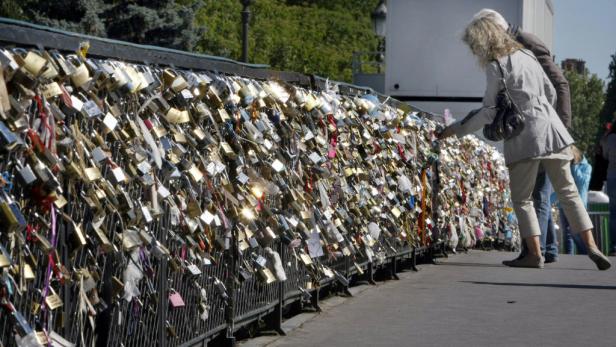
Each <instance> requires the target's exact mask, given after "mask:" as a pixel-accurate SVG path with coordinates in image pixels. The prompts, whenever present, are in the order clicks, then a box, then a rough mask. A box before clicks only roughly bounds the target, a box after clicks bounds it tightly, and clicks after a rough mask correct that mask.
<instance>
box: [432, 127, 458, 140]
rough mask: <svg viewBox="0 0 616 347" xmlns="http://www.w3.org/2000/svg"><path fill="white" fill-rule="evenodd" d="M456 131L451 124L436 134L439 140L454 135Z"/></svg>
mask: <svg viewBox="0 0 616 347" xmlns="http://www.w3.org/2000/svg"><path fill="white" fill-rule="evenodd" d="M454 134H455V133H454V131H453V128H452V127H451V125H450V126H448V127H446V128H445V129H443V131H441V132H440V133H438V134H437V135H436V136H437V137H438V139H439V140H442V139H446V138H448V137H450V136H452V135H454Z"/></svg>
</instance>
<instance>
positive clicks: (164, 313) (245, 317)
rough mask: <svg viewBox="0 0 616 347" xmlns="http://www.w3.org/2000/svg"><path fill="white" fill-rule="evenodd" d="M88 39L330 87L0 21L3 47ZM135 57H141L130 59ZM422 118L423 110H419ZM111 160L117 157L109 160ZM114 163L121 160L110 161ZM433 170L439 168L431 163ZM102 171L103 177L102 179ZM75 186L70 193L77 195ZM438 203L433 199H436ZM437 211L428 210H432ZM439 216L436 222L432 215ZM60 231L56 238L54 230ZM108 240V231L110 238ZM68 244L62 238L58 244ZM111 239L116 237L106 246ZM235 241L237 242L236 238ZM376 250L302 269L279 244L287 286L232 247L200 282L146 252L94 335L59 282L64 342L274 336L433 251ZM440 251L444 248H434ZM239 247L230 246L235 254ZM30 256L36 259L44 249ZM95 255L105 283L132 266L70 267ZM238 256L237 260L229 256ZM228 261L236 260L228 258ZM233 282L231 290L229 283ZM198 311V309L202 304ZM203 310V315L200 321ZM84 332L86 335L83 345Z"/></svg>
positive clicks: (321, 84) (69, 45)
mask: <svg viewBox="0 0 616 347" xmlns="http://www.w3.org/2000/svg"><path fill="white" fill-rule="evenodd" d="M84 38H86V39H88V40H90V43H91V45H92V48H91V54H92V56H98V57H112V58H118V59H124V60H128V61H134V59H144V57H146V58H147V59H148V60H149V61H148V62H149V63H153V64H166V65H168V64H174V65H175V66H176V67H183V68H194V69H197V68H199V69H202V70H215V71H217V72H220V73H227V74H237V75H242V76H247V77H252V78H260V79H267V78H275V79H280V80H283V81H286V82H288V83H294V84H300V85H305V84H308V85H309V86H310V87H311V88H312V89H314V90H324V89H326V88H327V84H328V81H327V79H324V78H321V77H318V76H308V75H302V74H298V73H288V72H278V71H272V70H268V69H266V67H264V66H255V65H245V64H238V63H236V62H233V61H228V60H226V59H218V58H214V57H207V56H198V55H194V54H187V53H185V52H178V51H173V50H164V49H157V48H153V47H144V46H139V45H132V44H128V43H122V42H119V41H114V40H106V39H99V38H94V37H85V36H83V35H78V34H73V33H67V32H62V31H58V30H53V29H50V28H44V27H39V26H35V25H31V24H28V23H23V22H16V21H11V20H7V19H0V41H1V42H3V44H4V45H7V44H11V45H19V46H26V47H32V46H34V47H37V46H38V47H39V48H40V49H47V48H53V49H58V50H62V51H73V50H74V49H75V48H76V47H77V45H78V42H79V41H80V40H83V39H84ZM137 57H138V58H137ZM335 85H336V87H337V88H338V90H339V92H340V93H341V94H346V95H358V94H367V93H370V94H376V95H378V94H377V93H374V91H373V90H371V89H369V88H364V87H360V86H354V85H351V84H346V83H340V82H335ZM378 97H379V99H380V100H381V101H386V102H387V103H389V104H391V105H394V106H396V107H399V108H403V109H406V110H408V109H411V106H409V105H406V104H403V103H401V102H399V101H397V100H395V99H392V98H390V97H387V96H384V95H378ZM420 115H422V116H424V117H430V114H428V113H424V112H420ZM117 155H118V153H117V151H116V156H117ZM115 159H119V158H115ZM432 165H437V164H436V163H433V164H432ZM103 174H104V173H103ZM432 184H433V189H432V194H433V195H437V194H438V186H437V185H436V182H434V181H432ZM80 188H81V187H80V186H78V187H76V189H77V190H79V189H80ZM129 194H130V195H131V197H133V198H135V199H137V198H138V197H139V196H141V195H142V194H143V192H142V191H141V188H133V191H130V192H129ZM434 201H437V199H434ZM68 204H69V205H68V208H67V211H68V213H69V214H70V215H71V216H72V217H73V218H74V219H77V220H83V219H88V218H92V216H91V215H89V214H90V213H91V212H89V211H88V209H85V210H83V209H81V210H80V209H79V208H78V207H77V206H76V205H73V202H70V201H69V202H68ZM162 207H163V209H167V210H166V211H167V213H163V216H162V217H161V218H160V219H159V220H158V221H157V222H155V223H154V224H153V225H152V226H151V229H150V230H151V231H152V233H153V235H154V236H155V237H156V239H157V240H158V241H160V242H161V244H162V245H164V246H165V247H167V248H168V249H169V251H170V252H171V253H172V254H179V253H181V252H182V251H183V247H184V245H182V244H181V243H178V242H176V241H174V239H173V237H172V235H171V234H170V230H172V229H173V228H171V227H170V217H169V213H168V209H169V207H170V206H169V205H168V203H167V202H162ZM437 210H438V209H437V208H436V205H434V206H433V208H432V211H433V212H434V213H436V211H437ZM433 217H434V218H433V219H434V220H436V219H437V218H436V216H433ZM117 224H118V220H117V219H115V218H109V220H108V222H107V229H108V230H112V229H113V228H114V227H115V226H116V225H117ZM58 225H59V228H68V227H69V225H68V222H66V223H64V222H59V223H58ZM61 234H63V233H61ZM111 234H112V235H115V233H111ZM64 241H65V240H60V242H62V243H63V242H64ZM110 241H111V242H112V243H115V240H113V239H112V240H110ZM235 241H237V240H235ZM380 243H381V246H380V247H379V248H377V249H375V254H374V255H373V256H372V257H369V256H368V255H367V254H365V253H362V252H355V253H352V254H350V255H342V256H336V257H332V256H331V254H326V255H324V256H322V257H320V258H316V259H314V261H315V264H313V265H311V266H306V265H305V264H303V263H302V262H301V261H300V260H299V259H298V258H297V257H296V256H295V255H294V254H295V250H294V249H293V248H289V247H288V246H287V245H285V244H282V243H277V244H275V245H274V247H277V248H278V251H279V253H280V256H281V258H282V262H283V265H284V268H285V271H286V274H287V280H286V281H284V282H275V283H270V284H264V283H263V282H262V281H260V280H259V279H257V278H256V277H255V276H254V274H253V276H249V277H248V278H243V277H242V274H241V273H240V267H239V266H238V264H239V263H240V262H241V261H242V258H241V256H240V255H239V254H240V253H239V252H236V251H234V248H233V247H232V248H231V250H227V251H219V252H217V253H212V254H210V258H209V259H210V264H195V265H196V266H197V267H198V269H199V271H200V272H201V275H200V276H194V275H193V274H191V273H189V272H188V271H186V269H185V268H184V269H179V270H178V269H174V268H173V266H171V265H172V264H171V262H170V259H168V258H165V257H161V258H157V257H155V256H149V257H148V260H147V262H148V263H149V265H150V268H151V270H150V271H148V274H147V275H146V276H145V278H144V279H143V280H142V281H141V282H140V284H139V290H140V292H141V293H143V295H142V296H141V298H140V299H139V300H133V301H130V302H127V301H126V300H122V299H120V298H119V296H118V295H116V296H115V297H114V294H113V291H112V290H111V289H110V288H105V290H103V291H102V293H101V295H102V298H103V300H104V302H106V303H107V307H106V308H105V307H102V308H101V309H100V312H98V315H97V318H96V319H95V320H96V331H94V330H93V329H92V328H91V325H90V324H88V322H87V321H88V319H91V317H87V316H84V317H82V319H83V321H79V320H78V319H77V318H76V316H75V315H74V313H75V312H78V311H79V310H80V308H79V305H80V303H79V300H77V298H78V297H79V293H78V292H77V290H76V287H75V286H71V285H70V284H69V283H68V282H67V283H66V284H64V297H63V302H64V306H63V308H62V309H63V310H64V317H65V318H64V319H65V321H64V322H63V323H64V324H63V325H62V326H63V331H61V333H62V334H63V336H65V337H67V338H69V339H70V340H71V341H80V342H78V344H79V345H82V343H81V341H83V345H91V344H92V343H95V344H96V345H97V346H126V347H130V346H144V345H151V346H203V345H206V344H207V342H208V341H209V340H211V339H213V338H215V337H217V336H220V337H223V338H224V340H225V341H226V342H230V343H232V342H233V341H234V336H235V335H236V333H237V332H238V330H240V329H242V328H244V327H246V326H248V325H252V324H256V323H259V322H260V321H263V322H265V323H266V325H268V326H270V327H272V328H273V329H275V330H278V331H281V330H282V329H281V322H282V313H283V308H284V307H287V306H289V305H294V304H298V303H299V304H304V303H308V304H310V305H312V306H314V307H315V308H317V309H318V307H319V305H318V302H319V297H320V295H321V292H322V291H324V290H325V289H331V288H333V289H335V290H345V289H347V288H348V286H349V282H350V281H351V280H355V279H359V278H365V279H366V280H368V281H369V282H373V276H374V273H375V272H376V271H378V270H388V271H389V272H390V274H391V275H392V276H393V277H395V274H396V271H397V264H398V263H399V262H400V260H402V259H410V260H411V266H413V267H414V265H415V264H416V259H417V257H418V256H422V255H426V254H430V253H431V252H432V250H431V249H430V248H426V245H421V246H420V245H415V244H409V242H407V241H402V240H401V239H400V238H398V237H385V236H381V239H380ZM431 246H438V247H440V248H441V249H442V248H444V247H442V244H438V243H437V244H432V245H431ZM235 250H237V248H235ZM37 252H39V253H38V254H37V255H38V257H39V258H42V257H43V256H44V254H42V253H41V251H37ZM69 256H70V255H69V254H67V251H66V250H65V251H64V253H63V254H61V257H62V259H63V262H65V263H68V259H69ZM91 257H94V258H95V259H96V260H97V261H96V263H97V264H99V265H100V267H101V268H100V269H97V270H98V272H99V273H100V274H101V276H102V278H103V282H105V283H109V282H110V281H109V280H110V279H111V278H112V277H117V278H122V276H123V270H124V269H123V267H122V266H118V264H121V263H126V262H127V261H131V260H130V259H128V260H127V259H125V258H123V257H125V255H122V252H119V254H117V255H111V254H107V255H106V254H103V253H100V254H91V253H89V252H88V251H86V250H82V251H80V252H79V253H78V254H77V255H76V256H75V260H74V261H73V263H74V264H75V266H80V267H86V266H87V265H86V264H87V263H88V259H89V258H91ZM234 257H235V258H234ZM370 258H371V259H370ZM229 260H233V261H229ZM323 265H324V266H327V267H329V268H330V269H332V270H333V271H334V273H335V275H334V276H330V277H318V276H315V271H314V269H313V267H314V266H323ZM229 284H231V285H229ZM41 287H43V276H42V274H40V275H39V277H38V278H37V279H36V280H35V281H34V282H33V283H31V284H30V288H41ZM173 291H177V292H180V293H181V294H182V297H183V299H184V302H185V305H184V306H183V307H175V308H173V307H171V305H170V304H169V302H168V300H167V296H166V295H167V293H169V292H173ZM34 295H35V293H34V291H32V293H26V294H25V295H23V296H20V297H19V298H18V299H17V300H16V301H15V302H14V305H15V307H17V308H18V309H19V310H20V311H21V312H24V314H25V315H26V319H27V320H30V319H31V318H32V317H33V315H34V314H33V313H32V309H31V307H32V302H33V300H34ZM204 305H205V306H204ZM205 312H207V317H206V316H205ZM11 325H12V324H11V319H10V317H7V316H6V315H3V316H0V332H2V335H1V336H0V345H6V346H14V345H15V341H13V340H10V339H9V335H10V334H9V333H8V331H9V330H10V329H11ZM82 335H83V339H82Z"/></svg>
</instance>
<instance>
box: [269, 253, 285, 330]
mask: <svg viewBox="0 0 616 347" xmlns="http://www.w3.org/2000/svg"><path fill="white" fill-rule="evenodd" d="M284 252H286V249H285V247H284V244H283V243H282V242H278V253H279V254H280V259H281V260H284V259H285V254H284ZM284 297H285V283H284V282H282V281H278V304H277V305H276V307H275V308H274V312H273V313H272V315H273V317H272V320H271V324H272V325H273V326H272V328H274V330H276V332H277V333H278V334H280V335H282V336H285V335H287V333H285V331H284V330H283V329H282V309H283V307H284Z"/></svg>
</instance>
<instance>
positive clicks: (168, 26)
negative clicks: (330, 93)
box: [0, 0, 379, 81]
mask: <svg viewBox="0 0 616 347" xmlns="http://www.w3.org/2000/svg"><path fill="white" fill-rule="evenodd" d="M378 1H379V0H344V1H343V0H256V1H255V2H254V4H253V5H252V6H251V12H252V16H251V23H250V37H249V60H250V61H251V62H254V63H264V64H269V65H271V66H272V67H273V68H275V69H280V70H290V71H298V72H303V73H310V74H317V75H321V76H324V77H329V78H332V79H336V80H343V81H351V80H352V60H353V53H354V52H358V51H374V50H376V47H377V44H378V40H377V38H376V36H375V35H374V33H373V32H372V23H371V21H370V14H371V12H372V11H373V10H374V8H375V7H376V5H377V3H378ZM240 12H241V4H240V1H239V0H55V1H48V0H20V1H18V0H5V1H0V14H1V15H3V16H7V17H11V18H16V19H21V20H26V21H30V22H34V23H38V24H43V25H48V26H52V27H56V28H60V29H64V30H69V31H76V32H80V33H84V34H90V35H95V36H101V37H109V38H114V39H120V40H125V41H130V42H135V43H141V44H151V45H157V46H162V47H169V48H176V49H182V50H189V51H190V50H193V51H198V52H202V53H207V54H211V55H217V56H223V57H229V58H232V59H236V60H237V59H239V58H240V56H241V16H240ZM205 28H207V30H205Z"/></svg>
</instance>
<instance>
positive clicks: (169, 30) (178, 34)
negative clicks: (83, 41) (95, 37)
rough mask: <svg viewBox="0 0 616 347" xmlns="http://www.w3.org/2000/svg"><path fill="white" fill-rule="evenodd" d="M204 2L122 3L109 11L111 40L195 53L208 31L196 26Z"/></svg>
mask: <svg viewBox="0 0 616 347" xmlns="http://www.w3.org/2000/svg"><path fill="white" fill-rule="evenodd" d="M201 6H202V3H201V2H200V1H195V2H193V3H191V4H179V3H177V2H175V1H168V0H155V1H152V0H134V1H118V2H116V3H115V4H113V5H112V6H111V7H110V8H109V10H108V11H106V13H105V16H106V21H107V35H108V36H109V37H112V38H115V39H119V40H124V41H130V42H135V43H141V44H152V45H158V46H163V47H167V48H175V49H181V50H187V51H192V50H193V48H194V47H195V44H196V43H197V40H198V39H199V38H200V37H201V35H203V33H204V31H205V28H204V27H203V26H198V25H194V23H195V13H196V12H197V11H198V9H199V8H200V7H201Z"/></svg>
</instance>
